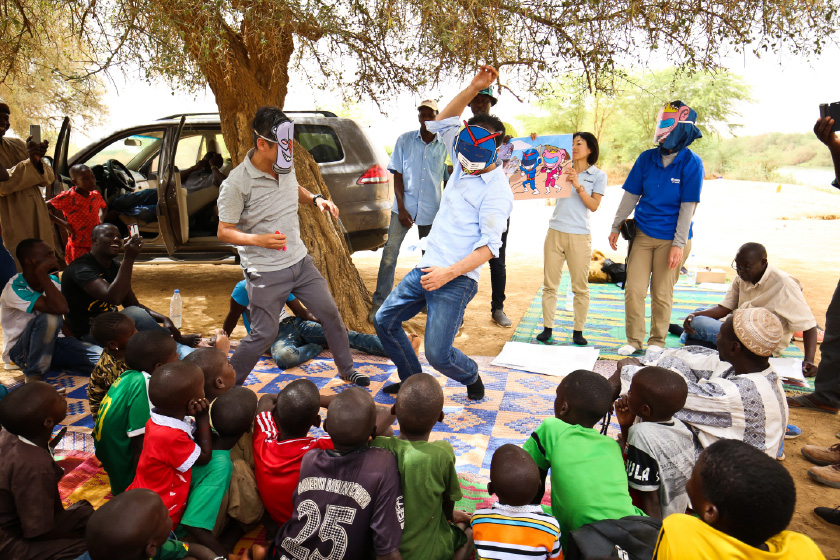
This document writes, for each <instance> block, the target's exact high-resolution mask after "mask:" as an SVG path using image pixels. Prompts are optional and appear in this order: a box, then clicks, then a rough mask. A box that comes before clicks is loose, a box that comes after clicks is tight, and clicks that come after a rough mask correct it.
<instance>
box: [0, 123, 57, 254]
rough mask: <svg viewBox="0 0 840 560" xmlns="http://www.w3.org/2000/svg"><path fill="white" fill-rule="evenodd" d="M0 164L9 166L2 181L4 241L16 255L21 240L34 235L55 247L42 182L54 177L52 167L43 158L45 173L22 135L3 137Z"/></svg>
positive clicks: (0, 210) (0, 212)
mask: <svg viewBox="0 0 840 560" xmlns="http://www.w3.org/2000/svg"><path fill="white" fill-rule="evenodd" d="M0 165H2V166H3V167H5V168H6V169H8V170H9V175H10V177H9V180H8V181H4V182H2V183H0V227H2V229H3V233H2V235H3V245H5V246H6V249H7V250H8V251H9V252H10V253H11V254H12V257H14V259H15V264H16V265H17V267H18V270H20V263H18V262H17V257H15V249H16V248H17V246H18V243H20V242H21V241H23V240H24V239H27V238H30V237H35V238H38V239H41V240H43V241H45V242H46V243H48V244H49V245H50V246H52V247H55V242H54V240H53V229H52V224H51V223H50V215H49V210H48V209H47V203H46V202H45V201H44V196H43V195H42V194H41V189H40V188H39V186H41V185H44V186H48V185H50V184H52V182H53V180H54V179H55V175H54V174H53V170H52V169H51V168H50V166H49V165H47V164H46V162H43V166H44V173H43V174H42V173H39V172H38V170H37V169H36V168H35V166H34V165H32V162H31V161H29V153H28V152H27V151H26V144H25V143H24V141H23V140H21V139H20V138H7V137H0Z"/></svg>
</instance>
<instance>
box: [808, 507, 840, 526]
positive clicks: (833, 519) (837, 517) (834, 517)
mask: <svg viewBox="0 0 840 560" xmlns="http://www.w3.org/2000/svg"><path fill="white" fill-rule="evenodd" d="M814 513H816V514H817V516H818V517H819V518H820V519H822V520H823V521H826V522H827V523H831V524H832V525H840V506H838V507H836V508H827V507H818V508H814Z"/></svg>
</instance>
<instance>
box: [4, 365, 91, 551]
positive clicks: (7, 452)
mask: <svg viewBox="0 0 840 560" xmlns="http://www.w3.org/2000/svg"><path fill="white" fill-rule="evenodd" d="M66 416H67V400H66V399H65V398H64V396H63V395H61V394H59V393H58V392H56V390H55V389H53V387H52V386H50V385H48V384H47V383H44V382H42V381H33V382H31V383H27V384H25V385H22V386H20V387H18V388H16V389H13V390H12V391H10V392H9V394H8V395H6V396H5V397H4V398H3V400H2V401H0V424H2V425H3V430H2V432H0V457H2V460H0V558H4V559H5V558H8V559H9V560H11V559H14V560H43V559H56V560H64V559H72V558H76V557H77V556H78V555H79V554H81V553H82V552H84V551H85V525H86V524H87V521H88V518H89V517H90V516H91V514H92V513H93V507H91V505H90V504H89V503H88V502H87V501H86V500H82V501H79V502H76V503H75V504H73V505H72V506H70V507H68V508H67V509H65V508H64V506H63V505H62V504H61V497H60V496H59V494H58V482H59V481H60V480H61V478H62V477H63V476H64V470H63V469H62V468H61V467H59V466H58V465H57V464H56V462H55V461H54V460H53V456H52V448H51V447H50V446H49V443H50V438H51V436H52V431H53V428H54V427H55V426H56V425H57V424H60V423H61V422H62V421H63V420H64V418H65V417H66Z"/></svg>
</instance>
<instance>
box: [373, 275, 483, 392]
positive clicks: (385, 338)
mask: <svg viewBox="0 0 840 560" xmlns="http://www.w3.org/2000/svg"><path fill="white" fill-rule="evenodd" d="M422 276H423V273H422V272H420V269H419V268H415V269H413V270H412V271H411V272H409V273H408V274H406V275H405V277H404V278H403V279H402V282H400V283H399V284H398V285H397V287H396V288H394V291H393V292H391V295H389V296H388V299H386V300H385V303H383V304H382V307H380V308H379V311H377V313H376V318H375V320H374V322H373V325H374V327H376V334H377V335H379V340H381V341H382V346H383V347H384V348H385V352H386V353H387V354H388V357H389V358H391V361H393V362H394V364H396V366H397V372H398V373H399V375H400V380H403V381H404V380H406V379H408V377H409V376H411V375H413V374H415V373H421V372H422V371H423V370H422V368H421V367H420V360H419V359H418V358H417V354H416V353H415V352H414V349H413V348H412V347H411V343H410V342H409V340H408V335H406V334H405V330H403V327H402V324H403V322H404V321H408V320H409V319H411V318H412V317H414V316H415V315H417V314H418V313H419V312H420V311H421V310H422V309H423V308H424V307H425V308H427V310H428V311H427V316H426V340H425V346H426V359H427V360H429V364H430V365H431V366H432V367H433V368H435V369H436V370H438V371H439V372H440V373H442V374H443V375H445V376H446V377H449V378H450V379H454V380H455V381H458V382H460V383H463V384H464V385H470V384H472V383H475V382H476V380H477V379H478V365H477V364H476V363H475V362H474V361H473V360H472V359H470V357H469V356H467V355H466V354H464V353H463V352H461V351H460V350H458V349H457V348H453V347H452V343H453V342H454V341H455V335H456V334H458V329H459V328H460V327H461V322H462V320H463V319H464V310H465V309H466V308H467V304H468V303H469V302H470V301H471V300H472V298H474V297H475V294H476V292H477V291H478V283H477V282H476V281H475V280H472V279H471V278H468V277H466V276H459V277H458V278H455V279H454V280H451V281H450V282H449V283H448V284H446V285H445V286H443V287H441V288H439V289H437V290H434V291H431V292H430V291H427V290H425V289H423V286H422V285H421V284H420V278H421V277H422Z"/></svg>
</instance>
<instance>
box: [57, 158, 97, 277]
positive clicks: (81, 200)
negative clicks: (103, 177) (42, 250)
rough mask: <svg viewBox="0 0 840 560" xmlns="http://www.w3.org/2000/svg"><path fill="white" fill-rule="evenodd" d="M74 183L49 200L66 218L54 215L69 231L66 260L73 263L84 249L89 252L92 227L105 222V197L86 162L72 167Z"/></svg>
mask: <svg viewBox="0 0 840 560" xmlns="http://www.w3.org/2000/svg"><path fill="white" fill-rule="evenodd" d="M70 178H71V179H72V180H73V186H72V187H71V188H70V189H69V190H66V191H64V192H61V193H59V194H57V195H56V196H54V197H53V198H51V199H50V200H48V201H47V205H48V206H49V207H50V208H54V209H56V210H61V212H62V214H64V218H65V219H66V220H67V221H66V222H65V221H63V220H57V219H53V221H54V222H57V223H58V224H59V225H61V226H62V227H64V228H65V229H66V230H67V233H68V234H69V235H68V237H67V247H66V248H65V250H64V261H65V262H66V263H67V264H70V263H71V262H73V261H74V260H76V259H77V258H79V257H81V256H82V255H84V254H85V253H90V247H91V238H90V234H91V232H92V231H93V228H94V227H95V226H97V225H99V224H101V223H102V218H103V216H104V211H105V207H106V204H105V199H104V198H102V195H101V194H99V191H97V190H96V177H95V176H94V175H93V171H91V170H90V168H89V167H88V166H87V165H74V166H73V167H71V168H70Z"/></svg>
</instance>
